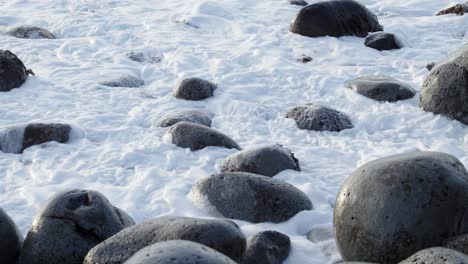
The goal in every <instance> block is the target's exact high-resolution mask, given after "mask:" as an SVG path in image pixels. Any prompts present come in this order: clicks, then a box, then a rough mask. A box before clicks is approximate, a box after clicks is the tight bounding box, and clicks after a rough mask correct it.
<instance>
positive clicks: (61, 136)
mask: <svg viewBox="0 0 468 264" xmlns="http://www.w3.org/2000/svg"><path fill="white" fill-rule="evenodd" d="M70 131H71V127H70V126H69V125H65V124H54V123H51V124H42V123H31V124H28V125H19V126H13V127H9V128H6V129H4V130H3V131H1V132H0V150H1V151H2V152H5V153H14V154H21V153H23V151H24V150H25V149H27V148H29V147H31V146H34V145H39V144H42V143H46V142H51V141H56V142H59V143H66V142H67V141H68V140H69V137H70Z"/></svg>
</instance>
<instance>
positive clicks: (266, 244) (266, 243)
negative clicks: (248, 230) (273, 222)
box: [242, 231, 291, 264]
mask: <svg viewBox="0 0 468 264" xmlns="http://www.w3.org/2000/svg"><path fill="white" fill-rule="evenodd" d="M290 250H291V240H290V239H289V236H287V235H285V234H282V233H280V232H276V231H263V232H260V233H257V234H255V235H254V236H252V237H250V238H249V240H248V241H247V251H246V253H245V257H244V261H243V262H242V264H258V263H262V264H281V263H283V261H285V260H286V259H287V258H288V256H289V251H290Z"/></svg>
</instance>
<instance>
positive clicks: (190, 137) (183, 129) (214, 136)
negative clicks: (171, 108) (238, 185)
mask: <svg viewBox="0 0 468 264" xmlns="http://www.w3.org/2000/svg"><path fill="white" fill-rule="evenodd" d="M168 139H169V141H170V143H172V144H175V145H177V146H179V147H181V148H190V150H199V149H203V148H206V147H209V146H213V147H225V148H228V149H239V150H240V149H241V148H240V147H239V145H237V143H236V142H235V141H234V140H232V139H231V138H230V137H228V136H226V135H224V134H223V133H221V132H219V131H217V130H214V129H212V128H209V127H206V126H203V125H198V124H194V123H188V122H179V123H177V124H175V125H173V126H172V127H171V128H170V129H169V131H168Z"/></svg>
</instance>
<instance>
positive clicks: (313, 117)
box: [285, 104, 353, 132]
mask: <svg viewBox="0 0 468 264" xmlns="http://www.w3.org/2000/svg"><path fill="white" fill-rule="evenodd" d="M285 116H286V118H292V119H294V120H295V121H296V124H297V126H298V127H299V128H300V129H307V130H315V131H335V132H338V131H341V130H345V129H349V128H353V123H352V122H351V120H350V119H349V117H348V116H347V115H346V114H344V113H342V112H339V111H337V110H334V109H331V108H328V107H325V106H322V105H318V104H308V105H305V106H296V107H293V108H291V109H289V110H288V112H287V113H286V115H285Z"/></svg>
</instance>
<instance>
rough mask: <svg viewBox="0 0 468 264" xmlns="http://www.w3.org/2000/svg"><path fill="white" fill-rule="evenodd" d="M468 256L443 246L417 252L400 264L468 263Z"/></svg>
mask: <svg viewBox="0 0 468 264" xmlns="http://www.w3.org/2000/svg"><path fill="white" fill-rule="evenodd" d="M466 263H468V256H467V255H465V254H463V253H461V252H458V251H456V250H453V249H448V248H443V247H433V248H427V249H424V250H421V251H418V252H416V253H415V254H414V255H412V256H411V257H409V258H408V259H405V260H403V261H402V262H400V263H399V264H466Z"/></svg>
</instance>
